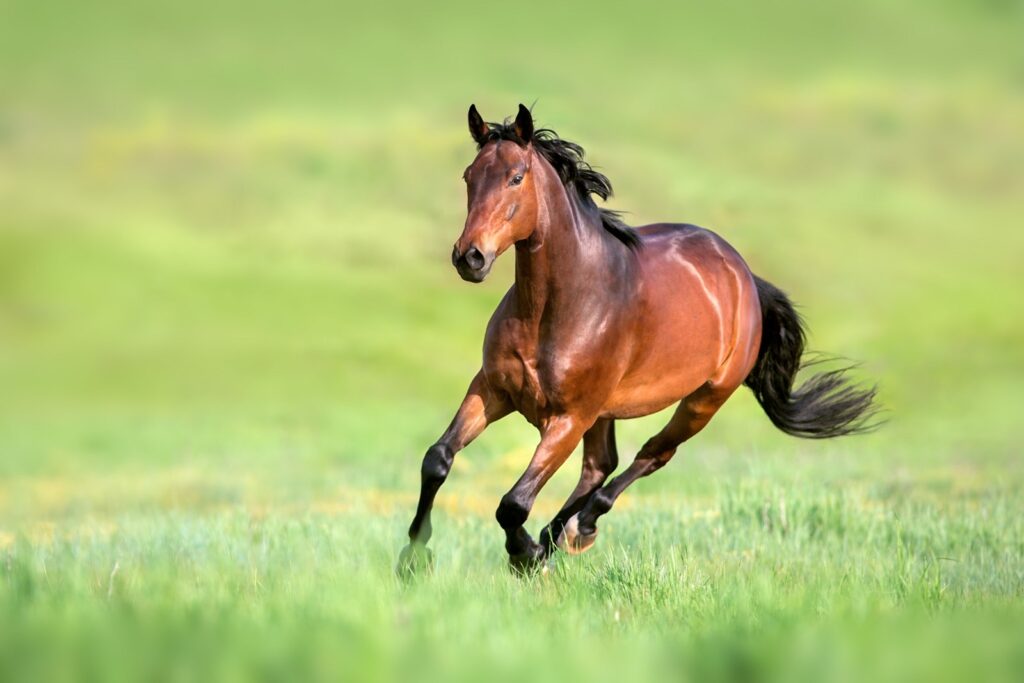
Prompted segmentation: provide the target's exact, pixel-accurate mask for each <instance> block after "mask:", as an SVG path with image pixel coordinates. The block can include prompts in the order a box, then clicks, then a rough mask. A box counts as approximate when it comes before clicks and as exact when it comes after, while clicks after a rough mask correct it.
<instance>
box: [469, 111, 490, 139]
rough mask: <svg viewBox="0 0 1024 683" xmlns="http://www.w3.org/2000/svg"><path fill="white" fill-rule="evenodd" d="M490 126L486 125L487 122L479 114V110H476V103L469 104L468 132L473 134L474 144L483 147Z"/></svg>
mask: <svg viewBox="0 0 1024 683" xmlns="http://www.w3.org/2000/svg"><path fill="white" fill-rule="evenodd" d="M489 131H490V128H488V127H487V123H486V122H485V121H484V120H483V117H481V116H480V112H478V111H477V110H476V105H475V104H471V105H469V134H470V135H472V136H473V139H474V140H475V141H476V144H478V145H480V146H481V147H483V144H484V143H485V142H487V133H488V132H489Z"/></svg>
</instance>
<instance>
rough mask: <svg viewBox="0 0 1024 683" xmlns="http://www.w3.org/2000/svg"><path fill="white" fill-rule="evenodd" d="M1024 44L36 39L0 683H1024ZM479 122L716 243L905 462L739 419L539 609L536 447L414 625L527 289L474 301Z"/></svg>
mask: <svg viewBox="0 0 1024 683" xmlns="http://www.w3.org/2000/svg"><path fill="white" fill-rule="evenodd" d="M1022 35H1024V5H1022V4H1021V3H1020V2H1016V1H1014V0H989V1H987V2H967V1H966V0H962V1H961V0H935V1H933V2H924V1H907V2H883V1H881V0H865V1H862V2H857V3H853V2H838V3H819V2H809V1H807V2H796V1H781V0H773V1H770V2H763V3H745V2H744V3H741V2H734V1H732V0H727V1H725V2H719V3H702V4H697V3H687V4H681V3H680V4H676V5H671V4H667V3H647V2H634V3H614V4H612V3H608V4H607V6H604V4H602V3H585V4H583V3H580V4H577V3H567V4H537V5H530V4H527V3H513V4H507V5H495V4H485V3H445V4H431V3H415V4H414V3H390V2H383V3H373V4H371V3H364V4H352V3H348V2H341V3H336V2H335V3H329V2H323V3H310V4H294V5H292V4H287V3H263V2H246V3H241V2H238V3H224V2H218V3H201V2H195V1H194V0H187V1H186V2H181V3H176V4H175V5H174V6H173V7H165V6H161V4H159V3H149V2H137V3H124V4H116V3H110V2H101V3H67V2H64V3H38V2H27V1H22V0H4V1H3V2H2V4H0V679H3V680H11V681H16V680H17V681H22V680H32V679H38V680H48V681H59V680H96V681H111V680H131V679H134V680H138V679H146V680H174V681H187V680H210V679H224V680H245V681H250V680H301V679H307V680H308V679H327V680H338V679H342V680H363V679H374V680H414V679H432V678H438V677H440V678H448V679H466V680H479V679H480V677H483V676H486V677H487V678H495V679H508V680H519V681H521V680H524V679H526V678H531V679H545V678H548V677H550V678H552V679H556V678H557V679H565V678H567V677H570V676H571V677H581V678H591V679H599V680H601V679H617V680H629V679H631V678H632V677H650V676H656V675H660V676H665V675H672V676H673V677H676V678H682V679H692V680H698V681H708V680H752V679H779V680H782V679H785V680H792V679H794V678H803V679H807V680H815V681H821V680H868V679H877V678H879V677H880V676H888V677H891V678H895V679H902V680H906V679H907V677H910V676H919V677H923V678H926V679H929V680H935V679H943V678H946V679H950V680H959V679H964V678H968V677H969V678H971V679H972V680H977V679H979V678H988V679H998V678H1001V677H1002V678H1006V679H1007V680H1019V676H1020V675H1021V672H1022V671H1024V657H1022V655H1021V652H1024V638H1022V635H1021V634H1022V633H1024V628H1022V624H1024V619H1022V617H1024V610H1022V602H1021V599H1022V597H1024V534H1022V532H1024V502H1022V500H1021V492H1022V484H1024V470H1022V464H1021V457H1020V456H1021V447H1020V410H1021V408H1022V401H1021V388H1020V384H1021V381H1022V379H1024V317H1022V315H1021V305H1022V300H1024V297H1022V294H1024V291H1022V289H1024V285H1022V280H1021V262H1022V259H1024V231H1022V230H1021V227H1022V226H1021V217H1022V215H1024V133H1022V124H1021V122H1022V121H1024V40H1021V36H1022ZM471 102H475V103H476V104H477V106H478V107H479V108H480V110H481V112H482V113H483V115H484V116H485V117H486V118H488V119H489V120H500V119H502V118H504V117H505V116H507V115H510V114H512V113H513V112H514V111H515V108H516V105H517V104H518V103H519V102H525V103H526V104H527V105H532V104H533V103H534V102H536V105H535V107H534V115H535V118H536V120H537V122H538V124H539V125H543V126H550V127H553V128H555V129H556V130H557V131H559V133H561V134H562V135H563V136H565V137H567V138H569V139H571V140H574V141H577V142H580V143H581V144H583V145H584V146H585V147H586V149H587V150H588V153H589V159H590V160H591V161H592V162H593V163H594V164H595V165H597V166H598V167H599V168H600V169H601V170H603V171H604V172H605V173H606V174H607V175H608V176H609V177H610V178H611V179H612V181H613V182H614V184H615V188H616V196H615V198H613V199H612V200H611V202H610V203H609V206H611V207H612V208H616V209H622V210H625V211H626V212H627V214H626V218H627V220H628V221H629V222H632V223H635V224H642V223H647V222H654V221H661V220H670V221H685V222H692V223H697V224H700V225H704V226H706V227H709V228H712V229H714V230H716V231H717V232H719V233H720V234H722V235H723V236H724V237H725V238H726V239H727V240H729V241H730V242H731V243H732V244H733V245H734V246H735V247H736V248H737V249H738V250H739V251H740V253H741V254H743V255H744V257H745V258H746V259H747V261H748V263H749V264H750V265H751V267H752V269H753V270H754V271H755V272H757V273H758V274H759V275H762V276H763V277H765V278H767V279H769V280H771V281H772V282H775V283H776V284H778V285H779V286H780V287H782V288H783V289H785V290H787V291H788V292H789V293H790V294H791V295H792V297H793V298H794V299H795V300H796V301H797V302H799V303H800V304H801V310H802V312H803V314H804V315H805V316H806V318H807V319H808V321H809V324H810V328H811V339H810V342H811V346H812V347H813V348H814V349H819V350H822V351H828V352H833V353H838V354H841V355H843V356H848V357H850V358H853V359H857V360H860V361H862V362H863V365H862V367H861V368H860V370H859V371H858V373H857V377H858V378H859V379H862V380H866V381H877V382H879V384H880V387H881V394H880V398H881V401H882V403H883V404H884V406H885V407H886V409H887V417H888V419H889V422H888V424H887V425H886V427H885V428H884V429H883V430H881V431H880V432H878V433H876V434H874V435H871V436H867V437H861V438H851V439H845V440H837V441H830V442H820V443H819V442H804V441H799V440H796V439H792V438H789V437H786V436H784V435H782V434H780V433H778V432H776V431H775V430H774V429H773V428H772V427H771V425H770V423H769V422H768V420H767V419H766V418H765V417H764V415H763V414H762V413H761V412H760V409H759V408H758V407H757V405H756V403H755V402H754V401H753V399H752V397H751V396H750V395H749V392H746V391H743V392H740V393H738V394H737V395H736V397H735V398H733V399H732V400H730V402H729V403H728V404H727V406H726V407H725V408H724V409H723V410H722V411H721V412H720V413H719V415H718V416H716V418H715V420H714V421H713V422H712V424H711V425H710V426H709V427H708V429H707V430H706V431H705V432H703V433H702V434H701V435H700V436H699V437H698V438H696V439H695V440H694V441H692V442H691V443H689V444H687V445H686V446H685V447H684V448H682V449H681V450H680V453H679V455H678V456H677V458H676V459H675V460H674V461H673V463H672V464H671V465H670V466H669V467H667V468H666V469H664V470H662V471H661V472H659V473H658V474H657V475H656V476H655V477H652V478H649V479H645V480H644V481H642V482H641V483H639V484H637V485H636V486H635V487H633V488H632V489H631V490H630V492H629V493H628V494H627V495H626V496H625V497H624V498H623V499H622V501H621V504H620V505H619V506H618V507H617V508H616V510H615V512H614V514H612V515H609V516H608V517H607V518H605V521H603V523H602V526H601V535H600V537H599V540H598V543H597V545H596V546H595V548H594V550H592V551H591V552H590V553H588V554H587V555H584V556H581V557H578V558H561V559H560V561H559V563H558V566H557V568H556V569H555V571H554V572H553V573H552V574H550V575H548V576H546V577H544V578H538V579H535V580H525V581H524V580H519V579H515V578H513V577H511V576H509V575H508V572H507V570H506V568H505V564H504V551H503V548H502V541H503V536H502V533H501V531H500V529H499V528H498V526H497V524H496V523H495V522H494V520H493V516H492V515H493V510H494V508H495V507H496V505H497V501H498V499H499V498H500V496H501V495H502V493H504V491H505V490H507V488H508V487H509V486H511V484H512V483H513V482H514V481H515V479H516V477H517V476H518V475H519V473H520V472H521V470H522V469H523V467H525V464H526V462H527V460H528V459H529V456H530V453H531V449H532V447H533V445H535V443H536V439H537V437H536V434H535V432H534V431H533V430H532V429H531V428H529V427H528V426H527V425H526V424H525V423H524V422H523V421H522V420H521V419H520V418H518V417H511V418H508V419H507V420H505V421H503V422H501V423H499V424H498V425H496V426H495V427H493V428H492V429H491V430H489V431H488V432H487V433H486V434H485V435H484V436H483V437H482V438H481V439H480V440H479V441H478V442H476V443H474V444H473V445H472V446H471V447H470V448H469V449H467V450H466V451H465V453H463V454H462V455H461V456H459V458H458V459H457V461H456V465H455V467H454V470H453V473H452V475H451V477H450V479H449V481H448V483H447V484H446V486H445V488H444V489H442V492H441V495H440V497H439V501H438V511H437V512H436V513H435V525H434V526H435V536H434V540H433V542H432V545H433V547H434V549H435V553H436V555H437V568H436V571H435V573H434V575H433V576H432V577H429V578H427V579H425V580H423V581H420V582H418V583H416V584H415V585H412V586H408V587H402V586H400V585H399V584H398V583H397V582H396V581H395V580H394V579H393V578H392V573H391V568H392V564H393V561H394V559H395V556H396V555H397V551H398V549H399V548H400V547H401V546H402V545H403V543H404V533H405V529H406V526H407V524H408V521H409V519H410V517H411V513H412V507H413V505H414V502H415V495H416V492H417V487H418V470H419V461H420V458H421V456H422V453H423V451H424V450H425V448H426V447H427V446H428V445H429V444H430V443H432V442H433V440H434V439H435V438H436V437H437V436H438V435H439V434H440V432H441V431H442V430H443V428H444V427H445V425H446V424H447V422H448V420H449V419H450V417H451V414H452V412H453V411H454V409H455V407H456V406H457V404H458V402H459V400H460V399H461V396H462V392H463V391H464V390H465V387H466V385H467V384H468V381H469V379H470V378H471V377H472V375H473V373H474V372H475V370H476V368H478V367H479V362H480V344H481V338H482V333H483V328H484V325H485V323H486V321H487V318H488V316H489V315H490V312H491V310H492V309H493V307H494V306H495V304H496V303H497V301H498V299H499V298H500V296H501V295H502V293H503V292H504V290H505V288H506V287H507V286H508V284H509V282H510V281H511V259H510V257H506V258H505V259H503V260H502V261H500V262H499V263H498V265H497V267H496V270H495V272H494V273H493V274H492V276H491V277H490V278H489V280H488V281H487V282H486V283H485V284H483V285H480V286H470V285H468V284H466V283H463V282H462V281H461V280H459V279H458V277H457V275H456V274H455V272H454V270H453V269H452V268H451V266H450V263H449V260H448V255H449V253H450V249H451V244H452V243H453V241H454V240H455V239H456V238H457V236H458V234H459V233H460V231H461V228H462V223H463V220H464V217H465V197H464V188H463V185H462V182H461V180H460V175H461V173H462V170H463V169H464V167H465V166H466V165H467V164H468V163H469V162H470V161H471V159H472V157H473V153H474V148H473V145H472V143H471V141H470V139H469V136H468V133H467V131H466V127H465V112H466V108H467V107H468V105H469V104H470V103H471ZM680 362H681V363H684V362H686V359H680ZM666 419H667V416H666V415H659V416H653V417H650V418H645V419H642V420H636V421H630V422H628V423H622V424H620V425H619V429H618V433H619V447H620V451H621V453H622V454H623V458H630V457H631V456H632V454H633V453H634V452H635V450H636V448H637V447H638V446H639V445H640V444H641V443H642V442H643V441H644V440H645V439H646V438H647V437H648V436H649V435H651V434H652V433H654V432H655V431H656V430H657V429H658V428H659V427H660V425H661V424H662V423H663V422H664V421H665V420H666ZM577 468H578V455H577V456H575V457H574V458H573V459H572V460H570V462H569V464H568V465H567V466H566V468H565V471H564V472H562V473H560V474H559V475H558V476H557V477H556V478H555V479H554V480H553V481H552V482H551V484H550V485H549V487H548V488H547V489H546V490H545V492H544V493H543V494H542V496H541V499H540V500H539V501H538V504H537V507H536V508H535V512H534V515H533V516H532V518H531V522H530V528H531V529H532V530H533V531H534V532H536V531H537V530H538V529H539V528H540V526H542V525H543V523H544V522H546V521H547V519H548V518H549V517H550V516H551V515H552V514H553V513H554V511H555V510H557V508H558V506H559V504H560V502H561V500H562V499H563V498H564V496H565V495H566V494H567V493H568V491H569V490H570V489H571V487H572V486H573V484H574V483H575V476H576V470H577Z"/></svg>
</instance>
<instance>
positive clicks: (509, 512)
mask: <svg viewBox="0 0 1024 683" xmlns="http://www.w3.org/2000/svg"><path fill="white" fill-rule="evenodd" d="M529 516H530V508H529V507H527V506H526V505H525V504H524V503H523V502H522V501H520V500H518V499H517V498H516V497H515V496H514V495H513V494H512V493H506V494H505V495H504V496H503V497H502V499H501V502H500V503H499V504H498V509H497V511H496V512H495V513H494V518H495V519H497V520H498V524H500V525H501V528H502V529H505V530H506V531H508V530H509V529H518V528H519V527H521V526H523V524H525V523H526V519H527V517H529Z"/></svg>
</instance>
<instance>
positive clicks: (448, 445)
mask: <svg viewBox="0 0 1024 683" xmlns="http://www.w3.org/2000/svg"><path fill="white" fill-rule="evenodd" d="M511 410H512V408H511V406H510V405H509V403H508V401H507V400H506V399H505V398H504V397H503V396H499V395H498V394H496V393H495V392H494V391H492V390H491V389H490V387H489V386H488V385H487V380H486V379H484V376H483V372H478V373H477V375H476V377H474V378H473V381H472V383H470V385H469V390H468V391H467V392H466V397H465V398H464V399H463V400H462V405H461V406H459V410H458V412H457V413H456V414H455V418H454V419H453V420H452V422H451V424H450V425H449V426H448V429H447V430H445V432H444V434H443V435H442V436H441V438H440V439H438V441H437V443H435V444H434V445H433V446H431V447H430V448H429V449H427V453H426V455H425V456H423V465H422V467H421V469H420V499H419V503H418V504H417V506H416V516H415V517H414V518H413V520H412V524H411V525H410V526H409V545H407V546H406V547H405V548H404V549H403V550H402V552H401V554H400V555H399V557H398V566H397V567H396V569H395V570H396V572H398V574H399V575H401V576H408V575H411V574H414V573H416V572H417V571H418V570H421V569H425V568H429V566H430V563H431V557H430V551H428V550H427V541H428V540H430V534H431V531H432V528H431V524H430V511H431V509H432V508H433V505H434V497H435V496H436V495H437V491H438V489H440V488H441V484H443V483H444V481H445V479H446V478H447V477H448V472H449V471H450V470H451V467H452V463H453V462H454V460H455V454H456V453H458V452H459V451H461V450H462V449H463V448H465V447H466V446H468V445H469V443H470V442H471V441H473V439H475V438H476V437H478V436H480V433H481V432H483V431H484V429H486V428H487V425H489V424H491V423H492V422H495V421H496V420H499V419H501V418H502V417H504V416H506V415H508V414H509V413H510V412H511Z"/></svg>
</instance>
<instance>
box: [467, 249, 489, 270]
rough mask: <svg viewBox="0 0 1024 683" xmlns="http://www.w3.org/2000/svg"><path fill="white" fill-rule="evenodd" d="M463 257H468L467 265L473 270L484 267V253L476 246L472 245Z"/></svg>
mask: <svg viewBox="0 0 1024 683" xmlns="http://www.w3.org/2000/svg"><path fill="white" fill-rule="evenodd" d="M462 258H464V259H466V265H467V266H469V267H470V268H472V269H473V270H480V269H481V268H483V267H484V262H485V259H484V255H483V254H481V253H480V250H479V249H477V248H476V247H470V248H469V249H468V250H467V251H466V254H465V256H463V257H462Z"/></svg>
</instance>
